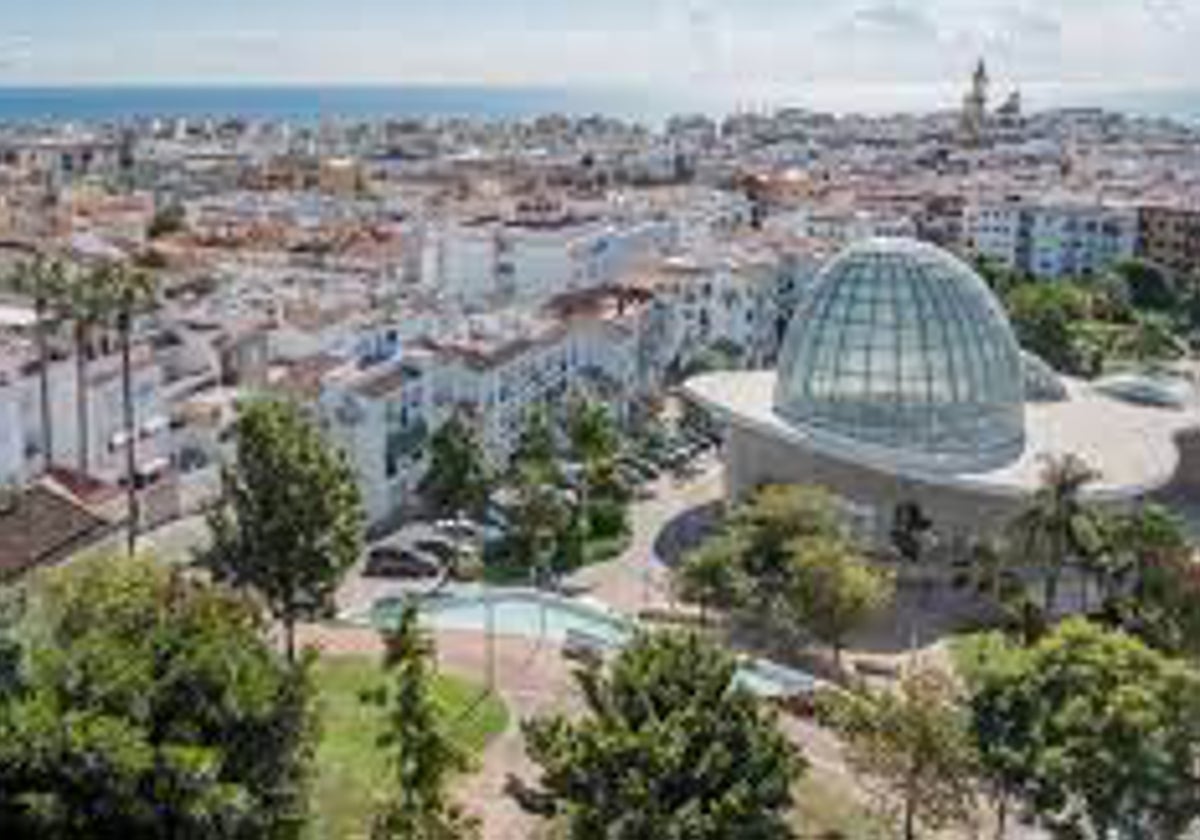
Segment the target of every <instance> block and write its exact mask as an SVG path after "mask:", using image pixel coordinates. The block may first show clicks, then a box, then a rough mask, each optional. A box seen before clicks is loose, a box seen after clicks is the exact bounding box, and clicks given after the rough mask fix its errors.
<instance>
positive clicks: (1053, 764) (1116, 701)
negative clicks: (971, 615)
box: [971, 619, 1200, 840]
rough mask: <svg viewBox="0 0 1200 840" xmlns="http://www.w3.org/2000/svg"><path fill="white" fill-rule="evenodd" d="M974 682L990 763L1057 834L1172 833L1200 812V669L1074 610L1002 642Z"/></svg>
mask: <svg viewBox="0 0 1200 840" xmlns="http://www.w3.org/2000/svg"><path fill="white" fill-rule="evenodd" d="M974 683H975V690H974V693H973V697H972V700H971V707H972V713H973V715H972V718H973V730H974V733H975V738H976V741H977V742H978V744H979V747H980V751H981V753H982V755H983V758H984V761H985V763H986V764H987V765H989V766H990V767H991V768H993V771H994V772H995V773H996V774H998V775H999V776H1001V777H1002V778H1003V779H1004V780H1005V783H1006V786H1007V787H1008V788H1009V789H1010V790H1011V791H1013V792H1014V793H1015V794H1016V795H1017V796H1018V798H1019V800H1020V801H1022V802H1024V803H1025V804H1026V805H1027V806H1028V807H1029V808H1030V809H1031V810H1032V811H1033V813H1034V814H1035V815H1036V816H1037V817H1038V819H1039V821H1040V822H1041V823H1042V824H1043V825H1044V826H1045V827H1047V828H1049V829H1050V830H1051V831H1052V832H1053V833H1054V836H1055V837H1059V838H1063V840H1075V839H1076V838H1085V839H1086V840H1105V838H1109V837H1112V836H1121V837H1126V838H1131V840H1168V838H1178V837H1181V836H1183V834H1184V832H1185V831H1186V830H1187V829H1188V828H1189V827H1190V826H1193V825H1194V824H1195V823H1196V821H1197V819H1200V674H1198V673H1197V672H1196V671H1194V670H1193V669H1191V668H1190V667H1189V666H1187V665H1185V664H1184V663H1183V662H1181V661H1178V660H1173V659H1171V658H1169V657H1167V656H1165V655H1163V654H1161V653H1158V652H1157V651H1154V650H1152V649H1151V648H1148V647H1146V646H1145V645H1144V644H1142V643H1141V642H1140V641H1138V640H1137V639H1135V638H1133V637H1132V636H1129V635H1126V634H1125V633H1122V632H1113V631H1107V630H1104V629H1102V628H1100V627H1098V626H1096V625H1093V624H1090V623H1088V622H1086V621H1084V620H1082V619H1072V620H1070V621H1067V622H1065V623H1063V624H1062V625H1060V626H1059V627H1058V628H1057V629H1056V630H1055V631H1053V632H1052V633H1051V634H1049V635H1048V636H1046V637H1045V638H1043V639H1042V640H1041V641H1040V642H1038V643H1037V644H1036V645H1035V646H1034V647H1032V648H1028V649H1026V648H1020V647H1015V646H1007V645H1002V644H997V645H995V646H994V647H993V649H992V655H991V656H989V657H988V659H987V661H986V662H984V663H983V664H982V666H981V667H980V670H979V672H978V673H977V674H976V675H975V677H974ZM1114 832H1116V833H1118V834H1114Z"/></svg>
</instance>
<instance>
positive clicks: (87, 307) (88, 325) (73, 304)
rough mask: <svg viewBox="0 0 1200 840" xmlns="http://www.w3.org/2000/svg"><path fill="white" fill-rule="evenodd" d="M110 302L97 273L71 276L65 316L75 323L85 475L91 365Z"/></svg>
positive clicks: (77, 407) (79, 425)
mask: <svg viewBox="0 0 1200 840" xmlns="http://www.w3.org/2000/svg"><path fill="white" fill-rule="evenodd" d="M110 306H111V303H110V301H109V300H107V299H106V295H105V290H104V289H103V288H102V287H101V286H100V285H99V284H98V283H97V273H96V272H92V271H85V272H78V273H74V274H72V275H71V276H70V278H69V279H68V282H67V286H66V290H65V294H64V314H66V315H67V316H68V317H70V318H71V320H72V321H73V323H74V333H75V417H76V424H77V426H76V428H77V434H78V438H79V444H78V450H77V453H76V455H77V457H78V469H79V472H80V473H81V474H83V475H86V474H87V473H88V470H89V468H90V461H91V459H90V457H89V455H90V452H89V449H90V443H91V441H90V437H91V418H90V415H89V406H88V382H87V373H88V363H89V362H90V361H91V357H92V354H93V352H94V350H95V347H94V344H95V337H96V330H97V328H98V327H100V326H101V325H103V324H104V323H105V321H106V320H107V319H108V317H109V313H110Z"/></svg>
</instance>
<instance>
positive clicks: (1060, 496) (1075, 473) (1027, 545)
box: [1010, 454, 1100, 615]
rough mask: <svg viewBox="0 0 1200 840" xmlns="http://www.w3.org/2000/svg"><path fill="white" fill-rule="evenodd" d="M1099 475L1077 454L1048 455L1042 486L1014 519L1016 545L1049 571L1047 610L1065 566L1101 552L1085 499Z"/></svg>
mask: <svg viewBox="0 0 1200 840" xmlns="http://www.w3.org/2000/svg"><path fill="white" fill-rule="evenodd" d="M1099 477H1100V475H1099V473H1097V472H1096V471H1095V470H1093V469H1092V468H1091V467H1089V466H1088V465H1087V464H1086V463H1085V462H1084V461H1083V459H1081V458H1079V457H1078V456H1076V455H1071V454H1068V455H1063V456H1057V457H1047V458H1046V460H1045V464H1044V466H1043V468H1042V476H1041V487H1039V488H1038V490H1037V491H1036V492H1035V493H1034V494H1033V497H1032V498H1031V499H1030V500H1029V504H1028V505H1027V506H1026V507H1025V509H1024V510H1023V511H1021V512H1020V513H1019V514H1017V516H1016V518H1015V519H1014V520H1013V522H1012V523H1011V526H1010V527H1011V529H1012V533H1013V537H1014V542H1015V544H1016V545H1017V546H1018V547H1019V548H1020V549H1021V550H1022V551H1023V555H1024V556H1025V557H1028V558H1031V559H1032V560H1033V561H1034V562H1035V563H1037V564H1038V565H1040V566H1041V567H1042V569H1043V571H1044V573H1045V579H1044V600H1045V604H1044V607H1045V611H1046V613H1047V615H1049V614H1050V613H1051V612H1052V611H1053V609H1054V605H1055V604H1056V602H1057V600H1058V583H1059V578H1060V576H1061V574H1062V570H1063V569H1064V568H1065V567H1066V566H1068V565H1069V564H1070V563H1071V562H1073V561H1074V562H1078V561H1081V560H1086V559H1087V557H1089V556H1090V555H1091V554H1092V553H1094V552H1095V550H1096V545H1095V544H1094V543H1095V540H1094V539H1092V538H1093V537H1094V536H1095V535H1096V533H1097V514H1096V512H1095V511H1094V510H1093V509H1092V508H1091V506H1090V505H1088V504H1087V503H1086V502H1085V501H1084V500H1083V493H1082V491H1083V488H1084V487H1085V486H1086V485H1088V484H1090V483H1092V482H1094V481H1096V480H1097V479H1098V478H1099Z"/></svg>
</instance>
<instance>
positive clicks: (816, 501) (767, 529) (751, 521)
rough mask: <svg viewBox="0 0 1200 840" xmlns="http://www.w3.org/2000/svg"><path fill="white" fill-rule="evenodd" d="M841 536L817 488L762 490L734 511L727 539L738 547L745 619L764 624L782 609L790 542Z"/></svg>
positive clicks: (828, 498)
mask: <svg viewBox="0 0 1200 840" xmlns="http://www.w3.org/2000/svg"><path fill="white" fill-rule="evenodd" d="M841 530H842V529H841V523H840V521H839V518H838V513H837V508H836V507H835V506H834V503H833V498H832V497H831V496H830V495H829V493H827V492H826V491H825V490H823V489H821V488H819V487H810V486H804V485H768V486H765V487H761V488H759V489H758V490H757V491H755V493H754V494H753V495H752V496H750V498H749V499H747V500H746V502H744V503H743V504H741V505H739V506H738V507H737V508H735V509H734V511H733V513H732V515H731V516H730V519H729V524H728V527H727V533H728V534H730V535H731V536H732V537H733V538H734V539H735V540H736V542H737V543H738V544H739V545H740V546H741V547H742V554H741V566H742V569H743V571H744V572H745V574H746V579H747V583H748V590H747V593H746V594H747V596H748V600H747V604H746V607H747V609H748V611H749V612H750V614H752V615H756V616H758V617H759V618H760V619H761V620H765V621H768V622H770V621H771V620H773V619H774V618H775V617H776V616H777V615H778V614H779V612H780V610H781V609H782V608H783V606H784V594H785V593H786V592H787V589H788V583H789V580H790V575H791V571H792V570H791V550H790V548H791V545H792V543H793V542H794V541H795V540H798V539H810V538H822V537H838V536H840V534H841Z"/></svg>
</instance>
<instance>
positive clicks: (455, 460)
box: [420, 413, 492, 517]
mask: <svg viewBox="0 0 1200 840" xmlns="http://www.w3.org/2000/svg"><path fill="white" fill-rule="evenodd" d="M491 485H492V475H491V472H490V470H489V469H488V465H487V460H486V458H485V456H484V453H483V446H482V444H481V443H480V442H479V437H478V435H477V434H476V433H475V430H474V429H473V428H472V427H471V425H470V424H469V423H468V422H467V420H466V418H464V417H463V416H462V415H461V414H460V413H455V414H452V415H451V416H450V418H449V419H448V420H446V422H444V423H443V424H442V425H441V426H439V427H438V430H437V431H436V432H434V433H433V436H432V437H431V438H430V439H429V467H428V468H427V470H426V472H425V475H424V476H423V477H422V478H421V484H420V493H421V495H422V497H424V499H425V501H426V503H427V504H428V505H429V506H430V507H431V508H432V509H433V511H434V513H435V514H436V515H438V516H460V515H469V516H474V517H479V516H482V515H483V512H484V508H485V507H486V506H487V502H488V495H489V493H490V490H491Z"/></svg>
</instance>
